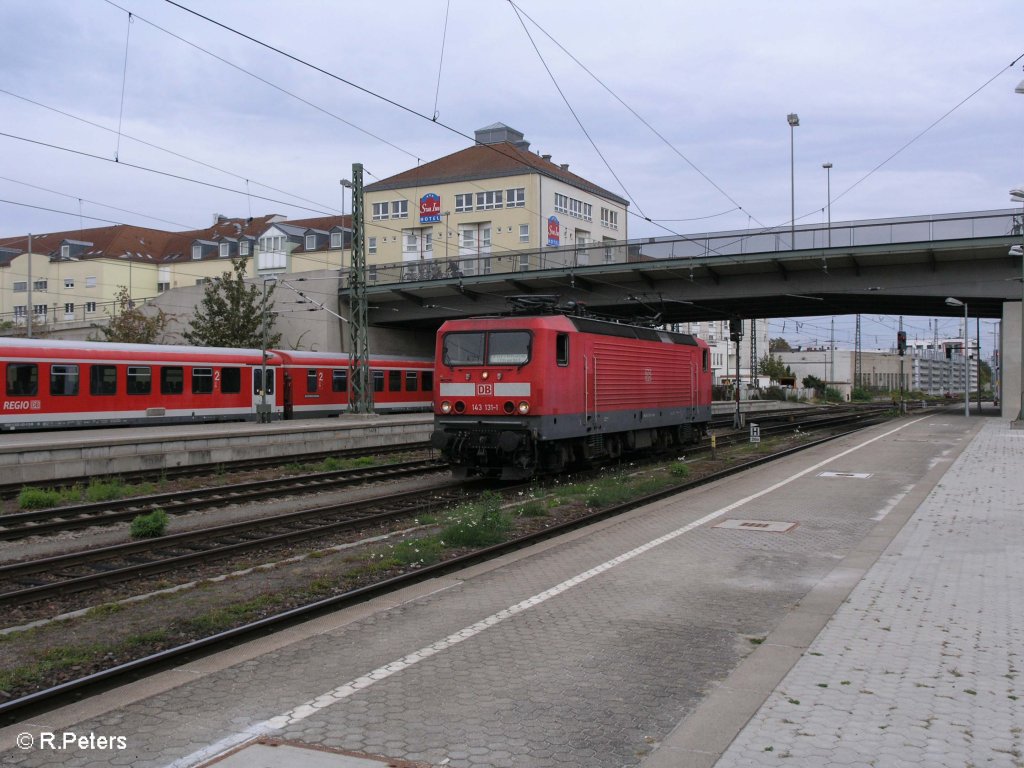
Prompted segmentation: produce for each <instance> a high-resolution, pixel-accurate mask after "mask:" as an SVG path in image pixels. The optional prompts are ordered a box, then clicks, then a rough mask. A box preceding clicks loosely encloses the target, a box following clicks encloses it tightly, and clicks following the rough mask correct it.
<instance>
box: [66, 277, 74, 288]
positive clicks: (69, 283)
mask: <svg viewBox="0 0 1024 768" xmlns="http://www.w3.org/2000/svg"><path fill="white" fill-rule="evenodd" d="M64 287H65V288H74V287H75V278H73V277H65V278H64Z"/></svg>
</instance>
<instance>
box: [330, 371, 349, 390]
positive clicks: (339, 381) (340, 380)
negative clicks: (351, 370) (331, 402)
mask: <svg viewBox="0 0 1024 768" xmlns="http://www.w3.org/2000/svg"><path fill="white" fill-rule="evenodd" d="M331 391H332V392H348V370H347V369H345V368H338V369H336V370H333V371H331Z"/></svg>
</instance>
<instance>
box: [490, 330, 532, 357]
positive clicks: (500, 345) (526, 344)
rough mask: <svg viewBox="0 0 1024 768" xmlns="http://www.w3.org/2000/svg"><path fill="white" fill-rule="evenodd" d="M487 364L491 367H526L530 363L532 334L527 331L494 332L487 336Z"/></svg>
mask: <svg viewBox="0 0 1024 768" xmlns="http://www.w3.org/2000/svg"><path fill="white" fill-rule="evenodd" d="M487 362H488V363H489V364H490V365H525V364H526V363H528V362H530V334H529V333H528V332H527V331H492V332H491V333H489V334H487Z"/></svg>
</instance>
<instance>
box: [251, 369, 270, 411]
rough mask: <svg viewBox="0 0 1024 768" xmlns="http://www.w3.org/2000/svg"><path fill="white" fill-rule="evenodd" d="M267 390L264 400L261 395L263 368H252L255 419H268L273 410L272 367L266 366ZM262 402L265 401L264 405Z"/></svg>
mask: <svg viewBox="0 0 1024 768" xmlns="http://www.w3.org/2000/svg"><path fill="white" fill-rule="evenodd" d="M266 371H267V381H266V383H267V392H266V400H265V401H264V397H263V368H262V367H255V368H253V369H252V409H253V412H254V413H255V414H256V417H257V421H270V418H271V414H272V413H273V412H274V379H275V377H274V369H273V368H267V369H266ZM264 402H265V403H266V404H265V405H264Z"/></svg>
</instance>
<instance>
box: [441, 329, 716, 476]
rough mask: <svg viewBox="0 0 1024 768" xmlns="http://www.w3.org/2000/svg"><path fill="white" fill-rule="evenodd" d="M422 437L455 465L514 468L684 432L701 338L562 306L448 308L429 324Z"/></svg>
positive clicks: (700, 360) (462, 469)
mask: <svg viewBox="0 0 1024 768" xmlns="http://www.w3.org/2000/svg"><path fill="white" fill-rule="evenodd" d="M436 353H437V354H436V358H435V361H434V365H435V372H436V375H435V378H436V380H437V385H438V393H437V395H438V396H437V398H436V400H435V403H434V414H435V416H434V433H433V436H432V442H433V445H434V446H435V447H437V448H439V449H440V450H441V451H442V453H443V455H444V456H445V458H446V459H447V460H448V461H449V462H451V463H452V465H453V467H454V468H455V471H456V472H457V473H459V474H478V475H484V476H489V477H500V478H504V479H523V478H527V477H530V476H532V475H533V474H534V473H535V472H558V471H560V470H562V469H563V468H564V467H566V466H567V465H569V464H571V463H576V462H579V463H589V462H591V461H594V460H599V459H604V458H616V457H618V456H620V455H622V454H623V453H626V452H630V451H637V450H643V449H647V448H651V447H664V448H667V447H669V446H673V445H682V444H686V443H689V442H695V441H698V440H699V439H700V436H701V435H702V434H704V433H705V432H706V431H707V424H708V422H709V421H710V419H711V379H712V373H711V365H710V355H709V351H708V346H707V344H706V343H705V342H704V341H702V340H701V339H698V338H696V337H694V336H691V335H689V334H681V333H670V332H668V331H662V330H657V329H654V328H645V327H639V326H633V325H624V324H619V323H612V322H606V321H602V320H596V319H593V318H589V317H580V316H570V315H555V314H551V315H537V316H531V317H523V316H510V317H492V318H477V319H469V320H453V321H449V322H447V323H445V324H444V325H442V326H441V328H440V330H439V331H438V336H437V350H436Z"/></svg>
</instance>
